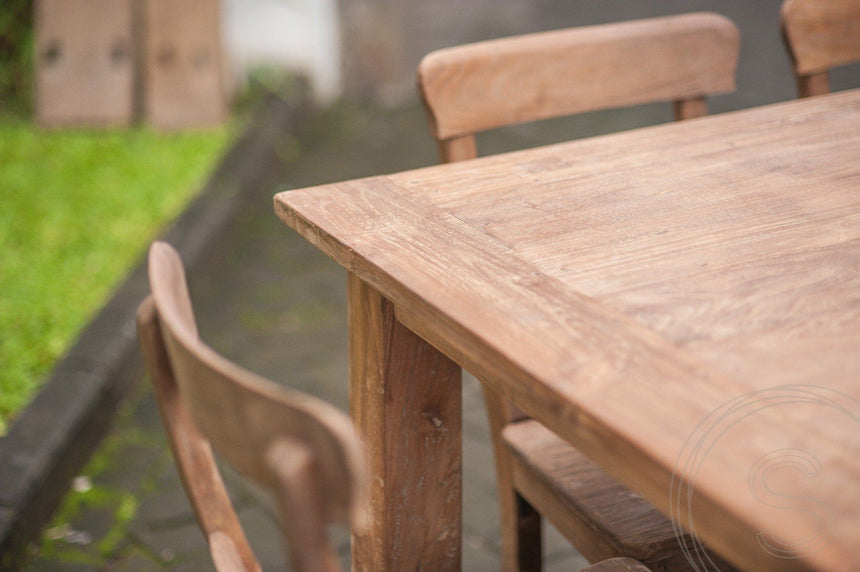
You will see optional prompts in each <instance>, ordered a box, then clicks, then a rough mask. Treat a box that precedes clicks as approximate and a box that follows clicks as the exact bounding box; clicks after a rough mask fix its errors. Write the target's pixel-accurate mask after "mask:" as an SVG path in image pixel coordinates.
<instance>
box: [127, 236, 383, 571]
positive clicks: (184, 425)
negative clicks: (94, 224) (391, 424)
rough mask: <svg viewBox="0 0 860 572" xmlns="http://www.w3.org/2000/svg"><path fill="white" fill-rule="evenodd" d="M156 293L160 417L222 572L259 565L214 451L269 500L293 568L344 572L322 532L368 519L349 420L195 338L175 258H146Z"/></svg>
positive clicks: (148, 334) (146, 346)
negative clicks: (271, 498) (340, 571)
mask: <svg viewBox="0 0 860 572" xmlns="http://www.w3.org/2000/svg"><path fill="white" fill-rule="evenodd" d="M149 276H150V285H151V288H152V297H151V298H148V299H147V300H146V301H145V302H144V303H143V305H142V306H141V309H140V311H139V313H138V328H139V332H140V338H141V345H142V347H143V350H144V356H145V357H146V360H147V366H148V369H149V372H150V375H151V376H152V378H153V385H154V388H155V395H156V398H157V400H158V404H159V409H160V411H161V413H162V420H163V421H164V424H165V428H166V430H167V433H168V437H169V440H170V443H171V448H172V450H173V452H174V458H175V460H176V463H177V467H178V468H179V471H180V474H181V476H182V481H183V484H184V486H185V489H186V492H187V493H188V496H189V498H190V499H191V502H192V505H193V507H194V510H195V513H196V515H197V518H198V521H199V522H200V525H201V527H202V529H203V531H204V533H205V534H206V538H207V541H208V542H209V547H210V551H211V554H212V558H213V561H214V563H215V566H216V568H217V569H218V570H259V569H260V568H259V564H258V563H257V561H256V560H255V559H254V556H253V554H252V552H251V549H250V547H249V546H248V543H247V541H246V539H245V536H244V534H243V533H242V529H241V526H240V524H239V522H238V520H237V519H236V515H235V512H234V511H233V508H232V506H231V504H230V499H229V497H228V495H227V493H226V491H225V489H224V485H223V483H222V481H221V478H220V475H219V472H218V468H217V466H216V464H215V461H214V457H213V455H212V451H213V450H215V451H216V452H217V453H218V454H219V455H220V456H221V457H222V458H223V459H225V460H226V461H228V462H229V463H230V464H231V465H233V466H234V467H235V468H236V469H238V470H239V471H240V472H241V473H243V474H245V475H246V476H248V477H250V478H251V479H253V480H254V481H256V482H257V483H258V484H260V485H263V486H265V487H267V488H268V489H269V490H270V491H272V492H273V493H275V496H276V498H277V500H278V501H279V502H278V506H279V509H280V511H281V516H282V518H283V519H284V523H285V527H284V531H285V539H286V541H287V542H286V544H287V545H288V546H289V551H288V554H289V557H290V559H291V561H292V564H293V568H294V569H295V570H303V571H317V570H336V569H338V568H339V565H338V562H337V560H336V558H335V557H334V552H333V551H332V549H331V547H330V546H329V544H328V541H327V538H326V533H325V528H326V526H327V525H328V524H329V523H331V522H341V523H345V524H351V525H352V526H353V527H354V528H356V529H360V528H361V527H362V526H364V524H365V517H366V513H365V509H366V505H365V491H366V487H367V483H366V482H365V472H364V470H365V467H364V465H363V453H362V449H361V445H360V443H359V441H358V439H357V437H356V435H355V434H354V432H353V429H352V426H351V424H350V422H349V420H348V419H347V418H346V416H344V415H343V414H342V413H341V412H339V411H338V410H337V409H335V408H334V407H332V406H330V405H328V404H326V403H324V402H321V401H319V400H317V399H315V398H312V397H310V396H306V395H304V394H301V393H299V392H295V391H288V390H286V389H284V388H282V387H280V386H277V385H275V384H274V383H272V382H270V381H268V380H265V379H263V378H260V377H257V376H255V375H254V374H252V373H250V372H248V371H245V370H243V369H241V368H239V367H238V366H236V365H235V364H233V363H231V362H229V361H227V360H225V359H224V358H222V357H221V356H220V355H218V354H216V353H215V352H214V351H212V350H211V349H210V348H209V347H208V346H206V345H205V344H203V342H201V341H200V339H199V337H198V335H197V328H196V325H195V322H194V313H193V310H192V307H191V301H190V299H189V297H188V290H187V286H186V283H185V274H184V271H183V268H182V263H181V261H180V260H179V256H178V255H177V253H176V251H175V250H173V249H172V248H171V247H170V246H169V245H167V244H165V243H159V242H156V243H154V244H153V245H152V247H151V249H150V254H149Z"/></svg>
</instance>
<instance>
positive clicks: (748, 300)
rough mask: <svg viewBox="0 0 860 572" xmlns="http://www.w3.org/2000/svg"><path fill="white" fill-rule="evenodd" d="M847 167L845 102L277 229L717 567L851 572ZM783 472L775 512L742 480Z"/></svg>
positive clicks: (570, 149) (801, 107)
mask: <svg viewBox="0 0 860 572" xmlns="http://www.w3.org/2000/svg"><path fill="white" fill-rule="evenodd" d="M858 158H860V91H857V90H853V91H848V92H842V93H839V94H833V95H829V96H824V97H820V98H814V99H808V100H802V101H795V102H788V103H783V104H778V105H773V106H767V107H763V108H759V109H755V110H748V111H743V112H736V113H731V114H725V115H721V116H718V117H711V118H703V119H698V120H695V121H689V122H681V123H677V124H672V125H664V126H658V127H651V128H647V129H641V130H636V131H632V132H628V133H622V134H617V135H610V136H604V137H598V138H593V139H588V140H583V141H578V142H572V143H566V144H560V145H554V146H549V147H544V148H540V149H534V150H528V151H522V152H518V153H511V154H506V155H498V156H494V157H486V158H482V159H477V160H475V161H469V162H466V163H458V164H452V165H444V166H437V167H430V168H427V169H422V170H417V171H410V172H405V173H400V174H396V175H390V176H386V177H376V178H372V179H364V180H359V181H350V182H344V183H338V184H333V185H327V186H323V187H316V188H311V189H304V190H299V191H290V192H286V193H282V194H279V195H277V197H276V200H275V205H276V211H277V213H278V215H279V216H280V217H281V218H282V219H283V220H284V221H285V222H286V223H287V224H288V225H290V226H292V227H293V228H295V229H296V230H298V231H299V232H300V233H301V234H302V235H303V236H305V237H306V238H307V239H308V240H309V241H311V242H312V243H313V244H315V245H317V246H318V247H319V248H320V249H321V250H323V251H324V252H326V253H328V254H329V255H330V256H332V257H333V258H334V259H335V260H337V261H338V262H339V263H340V264H341V265H343V266H344V267H346V268H348V269H349V270H351V271H352V272H353V273H355V274H356V275H357V276H358V277H360V278H361V279H362V280H363V281H364V282H365V283H367V284H368V285H370V286H372V287H373V288H374V289H376V290H377V291H379V292H380V293H382V295H384V296H385V297H386V298H387V299H389V300H390V301H391V302H392V303H393V304H394V306H395V308H396V311H397V317H398V319H399V320H400V321H401V322H402V323H403V324H405V325H406V326H408V327H409V328H410V329H411V330H412V331H414V332H416V333H417V334H418V335H420V336H421V337H422V338H424V339H425V340H427V341H429V342H430V343H431V344H433V345H434V346H435V347H437V348H439V349H440V350H441V351H442V352H444V353H445V354H446V355H448V356H449V357H450V358H451V359H453V360H454V361H455V362H457V363H459V364H460V365H461V366H463V367H464V368H466V369H468V370H469V371H472V372H473V373H475V374H476V375H478V376H479V377H480V378H482V379H484V380H489V381H490V382H491V383H493V384H495V387H496V388H497V389H498V390H499V391H500V392H502V393H503V394H504V396H505V397H506V398H508V399H510V400H512V401H514V402H515V403H516V404H517V405H519V406H520V407H521V408H522V409H523V410H524V411H525V412H526V413H529V414H530V415H532V416H533V417H534V418H536V419H539V420H541V421H542V422H543V423H545V424H546V425H547V426H548V427H549V428H550V429H552V430H554V431H555V432H557V433H558V434H560V435H561V436H563V437H564V438H565V439H566V440H568V441H569V442H570V443H571V444H573V445H574V446H577V447H578V448H579V449H580V450H581V451H583V452H584V453H585V454H586V455H587V456H589V457H590V458H592V459H594V460H596V461H598V462H599V463H600V464H601V465H602V466H603V467H604V468H605V469H606V470H607V471H608V472H609V473H610V474H612V475H613V476H615V477H616V478H618V479H619V480H620V481H621V482H623V483H624V484H626V485H627V486H629V487H630V488H632V489H633V490H635V491H636V492H638V493H639V494H641V495H642V496H644V497H645V498H646V499H648V500H650V501H651V502H653V503H654V504H655V505H656V506H657V507H658V508H660V509H661V510H662V511H663V512H664V513H666V514H672V515H673V516H675V517H676V518H678V519H679V520H680V521H681V522H682V523H684V525H685V526H687V527H689V528H691V529H694V531H695V532H696V534H698V535H699V536H701V538H703V539H704V541H706V542H707V543H708V544H709V545H710V546H712V547H713V548H714V549H715V550H717V551H719V552H720V553H722V554H723V555H725V556H726V557H727V558H728V559H730V560H732V561H733V562H735V563H736V564H738V565H740V566H742V567H747V568H751V569H756V570H769V569H820V570H852V569H856V568H858V567H860V555H858V553H857V551H856V548H855V543H856V539H857V538H858V537H860V490H858V487H857V482H859V481H860V438H858V436H860V432H858V431H857V424H858V422H860V413H858V412H857V407H858V406H857V403H858V399H860V352H858V351H857V348H858V347H860V327H858V321H860V272H858V268H859V267H860V224H858V216H860V215H858V213H860V193H858V192H857V189H858V187H860V166H858V165H860V161H858ZM733 399H737V401H732V400H733ZM727 404H728V405H731V406H734V408H726V406H727ZM721 408H724V409H721ZM739 411H740V412H746V413H748V414H747V415H739V414H738V412H739ZM714 414H716V416H715V415H714ZM709 416H710V417H709ZM715 436H718V437H719V439H716V437H715ZM709 439H711V440H710V441H709ZM703 443H704V444H705V445H708V446H709V447H708V448H707V449H705V450H704V451H703V450H702V449H701V447H700V446H702V444H703ZM779 451H800V452H802V453H803V454H804V455H808V456H813V457H814V462H812V461H811V460H809V459H808V458H805V460H806V461H808V462H807V463H806V464H805V465H804V464H802V463H801V464H800V465H798V464H795V465H794V466H795V467H797V466H801V467H805V468H807V469H809V471H808V472H807V474H808V475H810V478H796V477H797V472H792V471H791V470H788V469H785V466H786V465H780V464H779V462H780V459H779V458H778V457H776V458H774V457H773V456H772V455H774V454H776V453H778V452H779ZM763 461H766V462H770V461H772V462H773V463H775V464H771V465H767V463H765V467H764V468H765V469H767V471H765V472H764V473H762V472H761V469H762V465H761V463H762V462H763ZM783 461H784V460H783ZM810 463H811V464H812V468H810V467H809V464H810ZM815 466H818V467H819V468H820V470H818V471H817V472H816V471H814V470H812V469H814V467H815ZM780 468H781V469H782V470H778V471H777V473H778V474H775V476H774V479H773V481H772V482H771V485H773V486H777V487H778V489H779V492H780V493H781V494H789V495H793V496H791V497H782V498H783V499H785V498H791V499H792V500H793V501H795V504H792V505H791V506H789V507H782V508H778V507H774V506H773V505H774V504H775V502H776V501H775V499H774V498H767V495H764V496H763V494H762V491H760V490H759V489H757V487H758V486H759V485H760V483H759V481H757V480H756V478H758V477H762V476H765V475H769V474H770V472H768V471H771V470H776V469H780ZM812 475H815V478H811V476H812ZM673 477H674V478H675V481H674V483H673ZM754 477H755V478H754ZM673 484H674V485H675V486H673ZM687 484H690V485H694V486H695V488H694V489H693V490H694V496H693V498H692V499H688V498H687V497H685V496H683V493H688V492H689V490H688V489H687V488H686V485H687ZM679 485H680V486H679ZM670 493H671V496H670ZM675 493H678V494H681V496H677V495H676V494H675ZM687 500H690V503H689V509H690V510H689V511H688V510H687V503H686V501H687ZM790 509H794V510H790ZM804 509H805V510H804ZM786 515H788V516H786ZM760 531H764V533H763V534H764V536H763V537H762V538H764V539H766V540H768V541H769V542H770V543H771V544H772V545H774V549H773V550H772V551H771V552H775V551H777V550H776V548H779V549H780V550H782V552H783V555H786V554H787V555H791V556H794V558H791V559H785V558H781V557H778V556H774V555H773V554H772V553H771V552H767V551H765V550H762V548H761V545H760V544H759V539H758V537H757V535H758V534H759V532H760ZM810 538H812V539H814V542H804V541H803V540H802V539H807V540H808V539H810Z"/></svg>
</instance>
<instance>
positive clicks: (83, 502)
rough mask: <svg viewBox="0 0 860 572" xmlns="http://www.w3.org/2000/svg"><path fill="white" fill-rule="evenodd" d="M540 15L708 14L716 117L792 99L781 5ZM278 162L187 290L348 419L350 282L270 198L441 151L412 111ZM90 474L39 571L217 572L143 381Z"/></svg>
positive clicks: (579, 121)
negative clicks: (740, 42) (725, 45)
mask: <svg viewBox="0 0 860 572" xmlns="http://www.w3.org/2000/svg"><path fill="white" fill-rule="evenodd" d="M541 4H542V5H544V6H545V12H544V17H543V19H542V24H543V28H544V29H548V28H553V27H562V26H566V25H573V24H574V23H579V24H583V23H591V22H600V21H608V20H620V19H629V18H635V17H644V16H647V15H658V14H665V13H670V12H673V11H674V12H678V11H683V10H687V11H690V10H694V9H702V8H707V7H709V6H710V7H711V9H715V10H720V11H722V12H723V13H725V14H726V15H728V16H729V17H732V18H733V19H735V21H736V22H738V24H739V26H740V27H741V31H742V35H743V38H744V48H743V50H742V55H741V58H742V64H741V70H740V89H739V91H738V93H736V94H733V95H726V96H721V97H717V98H714V100H713V101H712V105H711V110H712V111H713V112H723V111H728V110H732V109H738V108H744V107H750V106H754V105H761V104H765V103H769V102H773V101H779V100H785V99H790V98H792V97H794V91H793V89H794V88H793V82H792V80H791V78H790V75H789V70H788V66H787V63H786V60H785V56H784V54H783V51H782V45H781V43H780V39H779V34H778V31H777V17H776V14H777V9H778V5H779V2H778V1H776V0H768V1H760V0H756V1H755V2H752V1H749V0H738V1H725V2H690V1H684V2H682V1H675V2H671V1H662V2H644V1H643V2H609V1H606V2H580V3H577V6H580V7H578V8H576V9H574V8H570V7H569V6H570V5H571V4H570V3H550V2H542V3H541ZM586 5H587V7H588V8H587V9H585V8H582V7H581V6H586ZM649 8H651V9H650V10H649ZM428 9H429V8H428ZM613 10H615V12H613ZM613 16H614V17H613ZM852 75H853V76H854V77H853V78H852V77H851V76H852ZM856 77H857V68H853V69H852V70H851V71H849V72H847V73H846V74H843V75H842V76H839V77H837V79H836V82H835V85H836V87H841V86H843V85H851V83H852V82H853V84H854V85H855V86H856V85H857V84H858V83H860V82H857V81H856V79H855V78H856ZM669 118H670V110H669V108H668V106H663V105H661V106H644V107H640V108H636V109H633V110H624V111H618V112H611V113H597V114H587V115H585V116H580V117H577V118H573V119H569V120H561V121H552V122H543V123H540V124H537V125H529V126H523V127H516V128H512V129H506V130H502V131H501V132H499V133H496V134H495V135H494V136H492V137H488V138H483V139H481V140H480V142H479V143H480V144H481V146H482V151H483V152H484V153H492V152H498V151H501V150H507V149H512V148H515V147H527V146H533V145H537V144H540V143H545V142H551V141H560V140H566V139H571V138H574V137H582V136H589V135H594V134H598V133H605V132H612V131H618V130H622V129H629V128H633V127H636V126H640V125H646V124H651V123H658V122H664V121H668V120H669ZM282 152H283V158H284V168H283V170H282V172H281V173H280V174H279V176H278V177H276V180H273V181H272V182H271V184H269V185H266V186H265V188H261V189H260V190H259V193H256V194H254V195H252V196H247V197H244V198H243V200H242V204H241V206H240V208H239V209H237V211H236V213H235V218H234V220H233V221H232V223H231V224H230V226H229V228H228V230H227V231H226V232H224V233H223V234H222V235H221V236H220V237H219V238H218V239H217V241H216V242H215V243H214V244H213V245H212V247H211V248H210V249H209V251H208V253H207V254H206V255H204V257H203V258H204V260H203V261H202V263H201V264H199V266H198V268H196V269H195V271H194V272H193V273H192V274H191V275H190V277H189V279H190V284H191V290H192V297H193V299H194V302H195V305H196V308H197V312H198V316H199V322H200V323H199V326H200V331H201V333H202V336H203V338H204V339H205V340H206V341H207V342H209V343H210V345H212V346H213V347H214V348H216V349H217V350H219V351H221V352H223V353H224V354H225V355H227V356H228V357H230V358H231V359H233V360H235V361H237V362H239V363H240V364H242V365H243V366H245V367H247V368H249V369H251V370H254V371H256V372H258V373H260V374H262V375H264V376H267V377H269V378H271V379H274V380H276V381H279V382H283V383H285V384H289V385H291V386H293V387H296V388H298V389H300V390H303V391H306V392H309V393H312V394H315V395H318V396H320V397H322V398H323V399H326V400H328V401H330V402H332V403H334V404H336V405H337V406H339V407H341V408H344V409H345V408H346V405H347V393H346V387H347V385H346V379H347V360H346V356H347V353H346V347H347V340H346V301H345V299H346V292H345V272H344V271H343V270H342V269H341V268H339V267H338V266H337V265H336V264H334V263H333V262H331V261H330V260H328V259H327V258H325V257H324V256H323V255H321V254H320V253H319V252H317V251H316V250H315V249H314V248H313V247H311V246H310V245H309V244H308V243H306V242H305V241H304V240H302V239H301V238H299V237H298V236H297V235H296V234H295V233H293V232H292V231H291V230H289V229H287V228H286V227H284V226H283V225H282V224H281V223H280V222H279V221H278V220H277V218H276V217H275V216H274V214H273V211H272V201H271V197H272V195H273V194H274V193H275V192H278V191H280V190H284V189H288V188H299V187H303V186H310V185H317V184H322V183H327V182H333V181H337V180H344V179H349V178H356V177H361V176H369V175H374V174H380V173H385V172H393V171H400V170H404V169H408V168H413V167H419V166H424V165H429V164H433V163H435V162H436V156H435V146H434V145H433V143H432V142H431V141H430V138H429V135H428V131H427V126H426V122H425V119H424V116H423V112H422V110H421V109H420V107H419V106H418V104H417V100H413V101H412V102H410V103H408V104H407V105H405V106H403V107H401V108H399V109H396V110H381V109H376V108H369V107H363V106H357V105H352V104H341V105H338V106H336V107H334V108H331V109H329V110H327V111H326V112H323V113H321V114H319V115H318V116H317V117H315V118H313V119H312V120H311V121H310V123H309V124H308V125H307V126H306V128H305V129H304V130H303V132H302V133H301V134H299V137H298V138H287V139H286V140H285V141H284V143H283V147H282ZM464 392H465V395H464V444H463V446H464V460H465V468H464V471H465V475H464V506H463V515H464V543H463V553H464V569H466V570H471V571H474V572H477V571H482V570H498V569H499V559H500V550H499V534H498V528H499V527H498V513H497V508H496V500H495V477H494V474H493V461H492V454H491V451H490V446H489V441H488V432H487V423H486V416H485V413H484V409H483V402H482V398H481V393H480V389H479V387H478V385H477V382H475V381H474V379H472V378H471V377H468V376H467V379H466V383H465V384H464ZM85 474H86V476H85V477H82V478H79V479H78V480H77V481H76V491H74V492H72V493H70V494H69V496H68V497H67V499H66V503H65V507H64V508H63V509H62V511H61V514H60V515H58V517H57V521H56V523H55V526H53V527H51V528H50V529H48V530H47V531H46V534H45V540H44V542H43V543H42V545H41V547H39V548H38V549H34V556H33V558H32V559H31V564H30V569H31V570H46V571H47V570H77V569H80V570H92V569H94V568H101V569H106V570H157V569H165V570H176V571H180V570H201V569H204V570H205V569H211V561H210V559H209V555H208V552H207V548H206V545H205V542H204V539H203V537H202V535H201V534H200V532H199V530H198V528H197V526H196V523H195V521H194V518H193V516H192V514H191V512H190V509H189V506H188V503H187V501H186V499H185V496H184V494H183V492H182V489H181V486H180V484H179V481H178V479H177V477H176V473H175V471H174V469H173V465H172V461H171V458H170V455H169V452H168V451H167V449H166V446H165V443H164V438H163V432H162V429H161V426H160V421H159V419H158V415H157V411H156V408H155V406H154V403H153V400H152V396H151V394H150V392H149V390H148V385H147V384H146V383H144V384H141V385H140V387H139V388H138V390H137V391H136V392H135V394H134V395H133V396H132V398H131V399H129V401H128V403H127V405H126V407H125V408H124V409H123V411H122V413H121V415H120V418H119V419H118V422H117V425H116V430H115V431H114V432H113V433H112V434H111V435H110V436H109V438H108V439H107V441H106V442H105V444H104V445H103V446H102V448H101V450H100V451H99V453H98V454H97V455H96V457H95V458H94V459H93V461H92V462H91V463H90V465H89V467H88V468H87V471H86V472H85ZM227 480H228V481H229V484H230V489H231V491H232V493H233V495H234V498H235V501H236V506H237V507H238V509H239V512H240V516H241V518H242V520H243V522H244V523H245V525H246V527H247V531H248V533H249V537H250V538H251V542H252V544H253V545H254V547H255V549H256V550H257V554H258V556H259V558H260V560H261V562H262V564H263V567H264V568H265V569H277V568H279V567H281V566H282V563H283V557H282V553H281V543H280V534H279V532H278V526H277V522H276V518H275V516H274V513H273V511H272V508H271V505H270V503H269V502H268V501H267V500H266V499H265V498H264V496H263V495H261V493H260V492H259V491H257V490H256V489H254V488H253V487H251V486H249V485H248V484H247V483H245V482H244V481H243V480H242V479H241V478H239V477H237V476H236V475H234V474H233V473H230V472H227ZM338 538H339V546H340V550H341V553H342V554H343V555H344V557H345V558H346V557H348V552H349V551H348V543H347V536H346V534H345V533H344V532H343V531H340V532H339V536H338ZM545 553H546V554H547V557H546V562H547V567H546V568H547V570H550V571H556V570H558V571H560V570H576V569H578V568H579V567H581V566H583V565H585V564H586V562H585V561H584V560H583V559H582V557H581V556H579V555H578V554H577V553H576V552H575V551H574V550H573V549H572V548H571V547H570V546H569V545H568V544H567V543H566V542H565V541H564V540H563V539H561V538H560V537H559V536H558V534H557V533H555V532H554V531H552V530H548V534H547V547H546V550H545Z"/></svg>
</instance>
